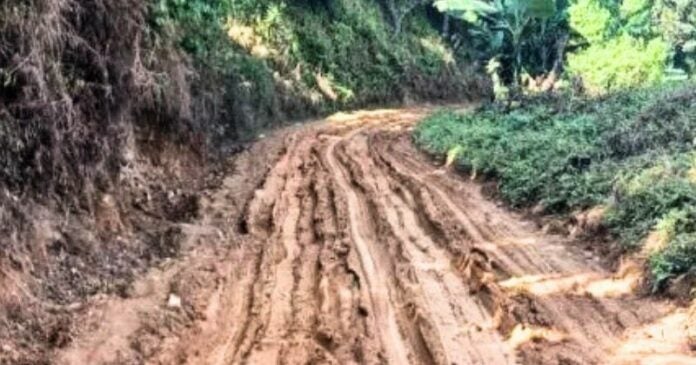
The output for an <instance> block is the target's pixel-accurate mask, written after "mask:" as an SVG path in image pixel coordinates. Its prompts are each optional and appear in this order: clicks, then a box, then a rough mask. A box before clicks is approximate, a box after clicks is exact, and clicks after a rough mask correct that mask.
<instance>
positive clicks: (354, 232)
mask: <svg viewBox="0 0 696 365" xmlns="http://www.w3.org/2000/svg"><path fill="white" fill-rule="evenodd" d="M425 112H426V110H420V109H414V110H403V111H376V112H364V113H358V114H353V115H344V116H338V117H335V118H333V120H329V121H328V122H324V123H317V124H313V125H310V126H308V127H306V128H301V129H299V128H298V129H296V130H294V131H290V132H287V133H285V134H281V136H280V137H272V138H278V143H282V144H283V149H282V151H281V152H280V153H279V154H278V159H277V160H275V161H274V162H273V163H272V164H271V166H270V169H269V170H268V173H267V174H266V175H265V178H264V179H263V180H262V181H261V184H260V185H258V187H257V189H256V190H255V192H254V193H253V196H251V197H250V198H249V199H248V200H247V202H246V203H245V204H243V207H244V208H243V210H241V211H240V208H241V206H240V207H237V208H235V209H236V210H235V211H240V212H239V216H238V217H236V218H235V219H236V221H235V222H232V221H231V220H230V219H228V220H226V221H224V222H227V223H226V224H227V226H226V227H225V228H224V229H227V230H230V231H234V234H231V235H230V236H226V238H225V239H227V240H230V241H234V243H232V242H230V244H231V247H230V248H229V251H228V252H227V253H225V254H215V255H211V257H208V258H206V260H208V261H209V262H214V261H216V262H218V263H216V264H215V265H217V266H216V267H217V270H216V271H215V272H216V275H217V278H216V279H215V280H210V282H207V284H206V283H203V284H202V286H203V287H207V288H208V289H207V291H205V290H202V292H204V293H206V294H205V295H202V296H201V295H199V297H198V299H197V303H198V305H199V307H200V308H201V309H200V312H201V315H200V316H199V318H197V319H195V320H194V321H193V323H192V325H190V326H188V327H186V328H183V329H180V330H179V331H178V332H177V333H176V335H170V336H168V337H166V338H163V339H161V342H162V343H163V345H160V346H158V347H156V348H155V349H154V350H152V351H149V352H148V353H147V354H146V355H143V357H142V360H143V362H146V363H184V364H214V365H228V364H460V365H463V364H518V363H519V364H608V363H616V364H633V363H656V364H657V363H668V362H665V361H673V362H674V363H684V364H687V363H693V362H692V361H691V358H690V357H689V356H688V353H687V349H686V348H685V347H684V346H685V344H684V343H683V342H681V341H682V337H681V334H678V333H677V334H669V335H667V336H666V337H665V335H664V329H665V328H673V327H675V326H676V327H677V328H679V325H678V324H676V325H675V324H674V323H679V321H680V320H684V318H682V317H683V316H685V314H684V313H683V312H681V311H679V310H675V309H674V308H673V307H672V306H671V305H669V304H667V303H663V302H659V301H656V300H652V299H647V298H639V297H637V296H635V295H634V294H631V290H630V286H631V285H630V279H631V277H630V276H624V277H614V276H612V274H611V273H610V272H608V271H606V270H605V269H604V268H603V267H602V266H601V265H600V264H599V263H598V261H597V260H596V259H594V258H593V257H592V256H591V255H588V254H586V253H584V252H582V251H581V250H580V249H579V248H573V247H572V246H570V245H568V243H567V242H565V241H564V240H565V239H564V238H561V237H559V236H549V235H544V234H542V233H541V232H540V231H539V229H538V228H537V227H536V226H535V225H534V224H532V223H530V222H527V221H525V220H523V219H521V218H520V217H518V216H517V215H516V214H514V213H510V212H508V211H505V210H504V209H503V208H500V207H498V206H497V205H496V204H495V203H494V202H491V201H488V200H486V199H484V198H483V196H482V194H481V192H480V187H479V186H478V185H476V184H475V183H473V182H471V181H467V180H466V179H464V178H462V177H459V176H456V175H455V174H453V173H450V172H446V171H444V170H441V169H438V168H437V167H436V166H433V164H432V163H431V162H430V161H428V159H427V158H426V157H425V156H423V155H421V154H420V153H418V152H417V151H416V150H415V148H414V147H413V146H412V145H411V143H410V137H409V133H408V131H409V128H410V127H411V126H412V125H413V123H414V122H415V121H416V120H418V119H419V118H421V117H422V116H423V115H424V113H425ZM237 173H238V174H243V173H244V172H243V171H237ZM226 186H227V187H226ZM228 188H230V184H227V185H225V186H223V187H222V188H221V192H220V193H219V194H218V198H219V199H220V200H221V201H218V202H216V203H215V204H213V208H214V209H213V208H211V212H210V213H209V214H211V215H215V214H217V215H221V214H222V213H220V212H217V213H216V212H215V209H218V210H222V211H225V210H229V209H230V208H229V207H225V206H224V199H225V196H226V195H225V189H228ZM212 199H213V200H215V199H216V198H215V197H213V198H212ZM215 207H217V208H215ZM232 216H233V215H232ZM201 297H202V299H200V298H201ZM184 300H185V301H186V300H189V301H193V300H192V299H187V298H186V297H184ZM201 303H203V304H201ZM675 321H676V322H675ZM661 326H663V327H661ZM670 326H672V327H670ZM660 330H662V331H663V335H662V336H663V338H656V337H655V336H653V334H654V332H655V331H660ZM670 336H672V337H670ZM658 337H659V336H658ZM137 341H138V340H137V336H136V337H134V338H131V342H137ZM646 361H647V362H646Z"/></svg>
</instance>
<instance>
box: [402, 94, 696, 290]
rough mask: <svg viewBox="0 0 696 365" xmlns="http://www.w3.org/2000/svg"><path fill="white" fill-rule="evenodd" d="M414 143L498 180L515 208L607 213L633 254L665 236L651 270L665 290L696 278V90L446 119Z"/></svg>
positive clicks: (528, 104) (537, 103)
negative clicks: (693, 273) (680, 278)
mask: <svg viewBox="0 0 696 365" xmlns="http://www.w3.org/2000/svg"><path fill="white" fill-rule="evenodd" d="M414 139H415V141H416V143H417V144H418V145H419V146H421V147H422V148H423V149H425V150H426V151H428V152H430V153H433V154H438V155H441V156H449V158H450V159H453V160H454V163H455V164H457V165H458V166H459V167H462V168H464V169H467V170H470V171H472V172H474V173H478V174H485V175H487V176H490V177H493V178H496V179H497V180H498V181H499V183H500V193H501V195H502V197H503V198H504V199H505V200H506V201H507V202H509V203H510V204H512V205H513V206H516V207H525V206H532V205H535V204H542V206H543V207H544V208H545V211H546V212H549V213H565V212H569V211H571V210H575V209H582V208H588V207H591V206H594V205H598V204H605V205H607V206H608V207H609V209H608V213H607V215H606V218H605V223H606V225H607V227H609V229H610V230H611V232H613V234H614V235H616V237H617V238H618V239H619V240H620V242H622V243H623V245H624V246H625V247H626V248H627V249H637V248H639V247H641V246H642V244H643V242H644V241H645V239H646V237H647V236H648V235H650V234H652V233H654V234H657V235H660V236H661V237H663V241H664V244H663V245H661V246H660V247H658V248H657V249H656V250H655V251H654V252H652V256H651V257H652V258H651V260H650V263H651V268H652V272H653V274H654V276H655V279H656V284H658V285H660V284H662V283H663V282H664V281H665V280H666V279H669V278H671V277H673V276H675V275H678V274H680V273H684V272H686V271H689V270H694V269H696V248H695V246H696V242H695V241H694V238H695V237H696V223H695V222H696V179H695V178H694V176H696V174H695V173H694V171H696V146H695V144H696V88H694V84H693V83H687V84H677V85H671V86H662V87H655V88H649V89H641V90H632V91H624V92H621V93H616V94H612V95H608V96H604V97H600V98H591V99H577V98H571V97H558V98H553V99H551V100H550V99H548V97H547V98H541V97H539V98H532V99H530V100H526V101H524V102H523V103H522V105H521V106H520V107H517V108H515V109H513V110H508V111H505V110H502V109H499V108H497V107H495V106H488V107H484V108H482V109H481V110H479V111H476V112H474V113H470V114H456V113H453V112H449V111H443V112H439V113H437V114H435V115H433V116H431V117H430V118H428V119H427V120H425V121H424V122H423V123H421V124H420V125H419V126H418V127H417V129H416V131H415V133H414ZM452 156H454V157H452Z"/></svg>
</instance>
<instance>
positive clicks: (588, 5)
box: [568, 0, 614, 43]
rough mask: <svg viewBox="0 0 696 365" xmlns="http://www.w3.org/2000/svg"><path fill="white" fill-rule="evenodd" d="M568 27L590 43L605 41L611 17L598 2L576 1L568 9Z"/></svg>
mask: <svg viewBox="0 0 696 365" xmlns="http://www.w3.org/2000/svg"><path fill="white" fill-rule="evenodd" d="M568 15H569V17H570V26H571V28H572V29H574V30H575V31H576V32H578V33H579V34H580V35H581V36H582V37H583V38H585V40H587V41H588V42H591V43H595V42H601V41H603V40H604V39H605V36H606V35H607V32H608V30H609V29H610V28H611V23H612V21H613V19H614V18H613V15H612V13H611V11H609V9H607V8H606V7H604V6H602V4H601V3H600V1H599V0H578V1H576V2H575V3H574V4H573V5H571V6H570V7H569V8H568Z"/></svg>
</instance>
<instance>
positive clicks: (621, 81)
mask: <svg viewBox="0 0 696 365" xmlns="http://www.w3.org/2000/svg"><path fill="white" fill-rule="evenodd" d="M668 57H669V45H668V44H666V43H665V42H664V41H662V40H661V39H658V38H655V39H652V40H650V41H648V42H644V41H642V40H640V39H635V38H633V37H631V36H629V35H622V36H619V37H616V38H612V39H610V40H608V41H606V42H601V43H596V44H593V45H591V46H590V47H588V48H587V49H584V50H583V51H581V52H578V53H572V54H569V55H568V71H569V72H570V73H571V74H573V75H578V76H581V77H582V80H583V82H584V84H585V86H586V87H587V89H588V91H590V92H592V93H600V92H606V91H613V90H622V89H626V88H630V87H636V86H641V85H650V84H655V83H657V82H660V81H662V79H663V78H664V75H665V69H666V66H667V59H668Z"/></svg>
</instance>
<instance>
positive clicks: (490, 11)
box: [434, 0, 558, 87]
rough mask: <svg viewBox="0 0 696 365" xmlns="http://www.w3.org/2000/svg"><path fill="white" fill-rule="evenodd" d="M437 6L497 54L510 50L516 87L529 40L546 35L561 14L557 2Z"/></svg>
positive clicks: (507, 0) (449, 0) (457, 1)
mask: <svg viewBox="0 0 696 365" xmlns="http://www.w3.org/2000/svg"><path fill="white" fill-rule="evenodd" d="M434 4H435V7H436V8H437V9H438V10H439V11H441V12H443V13H447V14H450V15H452V16H455V17H458V18H460V19H462V20H463V21H464V22H466V23H468V24H470V25H472V26H473V28H474V30H473V31H472V32H471V33H472V34H473V35H474V36H479V37H484V38H485V39H487V40H488V41H489V46H490V49H491V50H493V53H494V54H495V53H498V55H500V53H504V51H505V49H506V48H507V49H510V51H511V54H510V55H509V56H508V57H509V58H511V61H512V62H511V66H512V67H511V68H512V80H513V86H514V87H518V86H519V85H520V81H521V71H522V68H523V64H522V53H523V44H524V43H525V41H526V40H527V39H526V38H532V37H535V36H539V34H534V33H535V32H538V33H543V32H546V21H547V20H550V19H552V18H554V17H556V15H557V14H558V10H557V7H556V2H555V0H489V1H484V0H436V1H435V3H434ZM503 56H505V55H503Z"/></svg>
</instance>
